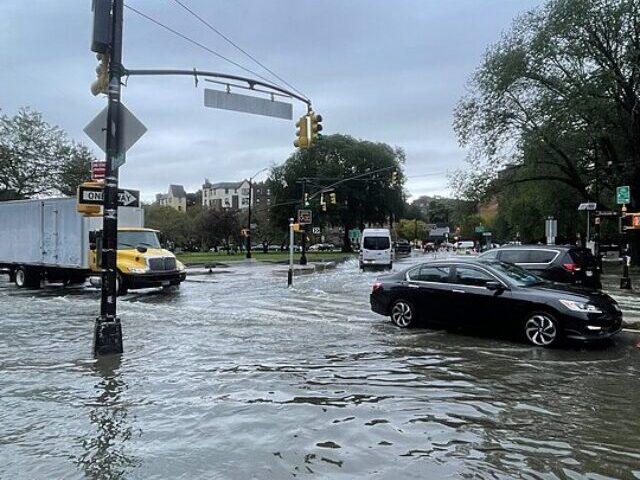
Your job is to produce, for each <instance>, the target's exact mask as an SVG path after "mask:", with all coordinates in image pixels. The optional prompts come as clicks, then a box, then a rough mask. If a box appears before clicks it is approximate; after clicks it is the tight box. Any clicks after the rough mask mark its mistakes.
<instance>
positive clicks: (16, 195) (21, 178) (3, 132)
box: [0, 108, 92, 200]
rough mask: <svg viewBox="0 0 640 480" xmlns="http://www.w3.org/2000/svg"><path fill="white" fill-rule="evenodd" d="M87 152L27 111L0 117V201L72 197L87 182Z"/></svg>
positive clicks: (88, 153) (31, 111)
mask: <svg viewBox="0 0 640 480" xmlns="http://www.w3.org/2000/svg"><path fill="white" fill-rule="evenodd" d="M91 160H92V156H91V153H90V152H89V150H88V149H87V148H86V147H84V146H82V145H79V144H77V143H74V142H72V141H70V140H69V139H68V138H67V136H66V134H65V133H64V132H63V131H62V130H61V129H60V128H58V127H56V126H53V125H50V124H49V123H47V122H45V121H44V120H43V119H42V115H41V114H40V113H38V112H35V111H33V110H30V109H28V108H24V109H21V110H20V111H19V112H18V113H17V114H16V115H15V116H13V117H10V116H7V115H4V114H3V115H0V200H14V199H22V198H32V197H37V196H50V195H55V194H61V193H62V194H65V195H75V191H76V188H77V186H78V183H80V182H81V181H83V180H87V179H89V178H90V176H91V174H90V163H91Z"/></svg>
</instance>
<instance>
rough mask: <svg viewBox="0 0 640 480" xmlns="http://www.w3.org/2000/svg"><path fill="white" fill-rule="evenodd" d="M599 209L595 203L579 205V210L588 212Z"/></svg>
mask: <svg viewBox="0 0 640 480" xmlns="http://www.w3.org/2000/svg"><path fill="white" fill-rule="evenodd" d="M596 208H597V205H596V203H595V202H586V203H581V204H580V205H578V210H587V211H593V210H595V209H596Z"/></svg>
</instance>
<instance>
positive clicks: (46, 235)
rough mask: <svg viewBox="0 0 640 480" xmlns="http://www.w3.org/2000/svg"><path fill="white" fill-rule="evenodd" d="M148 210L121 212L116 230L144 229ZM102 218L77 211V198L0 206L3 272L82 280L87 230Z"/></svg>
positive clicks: (86, 270) (0, 265) (86, 263)
mask: <svg viewBox="0 0 640 480" xmlns="http://www.w3.org/2000/svg"><path fill="white" fill-rule="evenodd" d="M143 226H144V210H143V209H142V208H137V207H136V208H134V207H120V208H118V227H143ZM101 229H102V217H94V218H90V217H85V216H83V215H81V214H79V213H78V212H77V211H76V199H75V198H47V199H33V200H16V201H9V202H0V268H9V269H10V270H11V269H13V268H15V267H16V266H24V267H27V268H29V267H35V268H38V269H40V270H41V271H44V272H45V276H46V277H47V278H49V279H50V280H51V279H59V278H65V277H66V278H68V277H70V276H71V277H73V276H75V277H76V279H78V280H79V279H80V278H81V279H82V280H83V281H84V279H85V278H86V276H88V275H89V274H90V273H91V272H90V266H89V250H90V248H89V232H90V231H96V230H101Z"/></svg>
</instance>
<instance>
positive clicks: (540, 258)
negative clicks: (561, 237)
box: [527, 250, 557, 263]
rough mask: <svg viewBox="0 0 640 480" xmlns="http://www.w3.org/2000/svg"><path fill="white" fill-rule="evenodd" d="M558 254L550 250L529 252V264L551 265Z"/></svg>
mask: <svg viewBox="0 0 640 480" xmlns="http://www.w3.org/2000/svg"><path fill="white" fill-rule="evenodd" d="M556 255H557V252H554V251H550V250H529V257H528V258H527V263H549V262H551V261H553V259H554V258H556Z"/></svg>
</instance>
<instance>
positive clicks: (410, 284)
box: [407, 283, 420, 288]
mask: <svg viewBox="0 0 640 480" xmlns="http://www.w3.org/2000/svg"><path fill="white" fill-rule="evenodd" d="M407 286H409V287H411V288H420V285H416V284H415V283H408V284H407Z"/></svg>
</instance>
